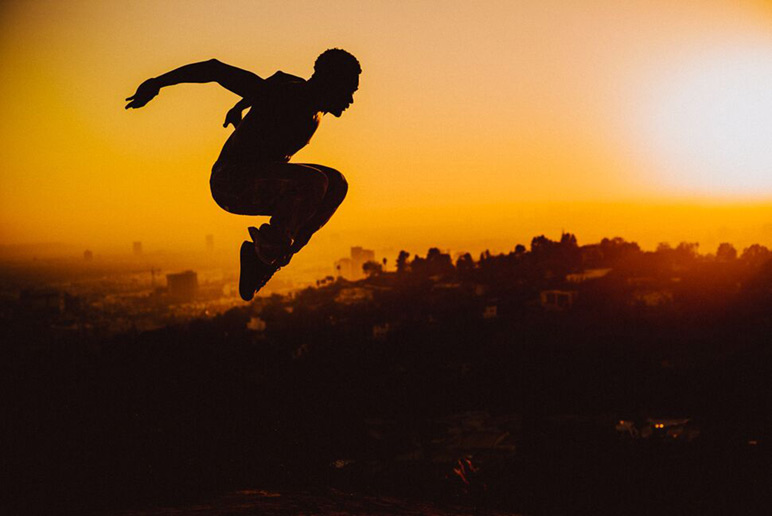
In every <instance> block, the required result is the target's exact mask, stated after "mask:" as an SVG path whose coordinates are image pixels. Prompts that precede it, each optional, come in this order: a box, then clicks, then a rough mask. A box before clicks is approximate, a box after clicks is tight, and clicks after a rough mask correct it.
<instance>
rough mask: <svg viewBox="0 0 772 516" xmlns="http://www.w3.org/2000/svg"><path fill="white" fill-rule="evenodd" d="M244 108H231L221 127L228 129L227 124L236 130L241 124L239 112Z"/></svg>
mask: <svg viewBox="0 0 772 516" xmlns="http://www.w3.org/2000/svg"><path fill="white" fill-rule="evenodd" d="M243 109H244V108H242V107H241V106H239V105H238V104H236V105H235V106H233V107H232V108H231V109H230V110H229V111H228V113H226V115H225V123H224V124H222V126H223V127H228V124H232V125H233V128H234V129H236V127H238V125H239V124H240V123H241V111H242V110H243Z"/></svg>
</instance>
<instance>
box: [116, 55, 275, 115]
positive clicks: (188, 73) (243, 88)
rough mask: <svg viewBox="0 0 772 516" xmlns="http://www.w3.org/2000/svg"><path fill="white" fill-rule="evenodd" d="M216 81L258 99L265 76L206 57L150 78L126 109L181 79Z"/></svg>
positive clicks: (141, 104)
mask: <svg viewBox="0 0 772 516" xmlns="http://www.w3.org/2000/svg"><path fill="white" fill-rule="evenodd" d="M212 81H216V82H217V83H219V84H220V86H222V87H223V88H225V89H228V90H230V91H232V92H233V93H235V94H236V95H239V96H241V97H246V98H250V99H254V98H255V97H256V96H257V95H259V93H260V90H261V89H262V88H263V82H265V81H263V79H261V78H260V77H258V76H257V75H255V74H253V73H252V72H248V71H246V70H242V69H241V68H236V67H235V66H230V65H227V64H225V63H221V62H220V61H218V60H217V59H210V60H209V61H202V62H200V63H193V64H189V65H185V66H181V67H179V68H177V69H176V70H172V71H171V72H167V73H165V74H163V75H160V76H158V77H155V78H153V79H148V80H146V81H145V82H143V83H142V84H140V85H139V87H138V88H137V92H136V93H135V94H134V95H132V96H131V97H129V98H127V99H126V100H128V101H129V103H128V104H126V109H129V108H134V109H136V108H141V107H142V106H144V105H145V104H147V103H148V102H150V101H151V100H153V97H155V96H156V95H158V91H159V90H160V89H161V88H163V87H164V86H171V85H173V84H179V83H181V82H212Z"/></svg>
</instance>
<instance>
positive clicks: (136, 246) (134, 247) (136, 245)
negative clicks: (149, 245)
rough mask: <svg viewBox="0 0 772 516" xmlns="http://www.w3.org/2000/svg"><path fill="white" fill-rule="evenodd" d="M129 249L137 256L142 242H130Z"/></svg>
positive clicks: (140, 250)
mask: <svg viewBox="0 0 772 516" xmlns="http://www.w3.org/2000/svg"><path fill="white" fill-rule="evenodd" d="M131 250H132V251H133V253H134V256H139V255H141V254H142V242H134V243H133V244H131Z"/></svg>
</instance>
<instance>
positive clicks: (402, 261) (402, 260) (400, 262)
mask: <svg viewBox="0 0 772 516" xmlns="http://www.w3.org/2000/svg"><path fill="white" fill-rule="evenodd" d="M408 258H410V253H408V252H407V251H400V252H399V256H397V272H398V273H400V274H403V273H405V272H407V271H408V266H409V264H408V261H407V260H408Z"/></svg>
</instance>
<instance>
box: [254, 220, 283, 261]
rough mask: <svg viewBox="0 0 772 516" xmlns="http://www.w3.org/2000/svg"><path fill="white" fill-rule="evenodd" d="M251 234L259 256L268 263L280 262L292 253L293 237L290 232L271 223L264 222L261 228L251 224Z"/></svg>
mask: <svg viewBox="0 0 772 516" xmlns="http://www.w3.org/2000/svg"><path fill="white" fill-rule="evenodd" d="M249 235H250V236H251V237H252V240H253V241H254V245H255V252H256V254H257V257H258V258H259V259H260V261H262V262H263V263H265V264H266V265H276V264H279V262H283V261H284V259H285V257H286V256H287V255H288V254H290V253H291V251H290V250H291V248H292V238H291V237H290V236H289V234H287V233H283V232H281V231H280V230H277V229H276V228H274V227H273V226H271V225H269V224H263V225H262V226H260V229H257V228H256V227H254V226H250V227H249ZM290 256H291V254H290ZM287 262H289V260H287ZM280 266H281V264H280Z"/></svg>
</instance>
